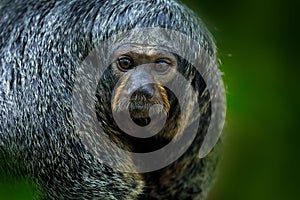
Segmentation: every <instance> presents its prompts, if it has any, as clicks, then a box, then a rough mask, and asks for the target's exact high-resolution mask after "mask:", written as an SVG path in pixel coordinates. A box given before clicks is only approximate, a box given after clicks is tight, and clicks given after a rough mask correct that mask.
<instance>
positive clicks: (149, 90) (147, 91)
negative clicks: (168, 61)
mask: <svg viewBox="0 0 300 200" xmlns="http://www.w3.org/2000/svg"><path fill="white" fill-rule="evenodd" d="M136 92H138V93H140V94H142V95H144V96H145V97H146V98H147V99H151V98H152V97H153V96H154V93H155V88H154V84H146V85H143V86H141V87H140V88H139V89H138V90H137V91H136Z"/></svg>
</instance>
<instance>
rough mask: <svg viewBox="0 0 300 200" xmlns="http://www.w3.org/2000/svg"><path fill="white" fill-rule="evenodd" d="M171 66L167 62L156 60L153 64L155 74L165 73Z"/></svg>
mask: <svg viewBox="0 0 300 200" xmlns="http://www.w3.org/2000/svg"><path fill="white" fill-rule="evenodd" d="M170 66H171V64H170V62H169V61H167V60H157V61H156V62H155V71H157V72H160V73H162V72H166V71H168V69H169V68H170Z"/></svg>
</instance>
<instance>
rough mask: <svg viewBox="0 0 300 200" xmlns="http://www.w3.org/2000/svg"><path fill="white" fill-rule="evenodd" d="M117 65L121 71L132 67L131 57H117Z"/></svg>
mask: <svg viewBox="0 0 300 200" xmlns="http://www.w3.org/2000/svg"><path fill="white" fill-rule="evenodd" d="M118 67H119V68H120V70H122V71H127V70H129V69H132V68H133V67H134V62H133V60H132V59H131V58H127V57H126V58H119V59H118Z"/></svg>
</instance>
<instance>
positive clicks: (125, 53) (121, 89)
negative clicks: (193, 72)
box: [111, 44, 178, 126]
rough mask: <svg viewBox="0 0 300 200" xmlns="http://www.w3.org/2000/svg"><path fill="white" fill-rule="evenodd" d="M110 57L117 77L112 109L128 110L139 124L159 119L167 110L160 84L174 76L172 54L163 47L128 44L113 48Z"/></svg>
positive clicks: (167, 106) (168, 104) (174, 63)
mask: <svg viewBox="0 0 300 200" xmlns="http://www.w3.org/2000/svg"><path fill="white" fill-rule="evenodd" d="M111 61H112V71H113V73H114V74H116V75H117V76H118V77H120V80H119V82H118V84H117V85H116V87H115V88H116V89H115V92H114V94H113V97H112V111H113V112H118V113H122V112H128V111H129V112H130V116H131V119H132V120H133V121H134V122H135V123H136V124H137V125H139V126H146V125H148V124H149V123H150V121H152V123H156V122H159V121H160V120H161V116H162V115H165V116H166V115H167V114H168V113H169V110H170V106H171V105H170V100H169V97H168V94H167V91H166V89H165V88H164V87H163V84H164V83H167V82H169V81H171V80H172V78H173V77H174V76H175V73H176V69H177V67H178V63H177V59H176V57H175V56H174V55H173V54H171V53H170V52H168V51H166V50H165V49H163V48H157V47H151V46H142V45H137V44H128V45H123V46H121V47H119V48H118V49H116V50H115V51H114V52H113V54H112V57H111ZM154 105H156V106H154ZM150 115H151V118H150Z"/></svg>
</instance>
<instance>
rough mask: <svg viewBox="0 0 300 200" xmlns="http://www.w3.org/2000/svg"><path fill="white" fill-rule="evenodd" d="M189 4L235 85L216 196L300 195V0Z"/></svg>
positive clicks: (284, 198)
mask: <svg viewBox="0 0 300 200" xmlns="http://www.w3.org/2000/svg"><path fill="white" fill-rule="evenodd" d="M184 2H185V3H186V4H187V5H188V6H189V7H190V8H192V9H193V10H194V11H196V12H197V13H198V14H199V16H200V17H201V18H203V20H204V21H205V23H206V24H207V26H208V27H209V30H210V31H211V32H212V33H213V35H214V37H215V39H216V42H217V46H218V49H219V57H220V59H221V61H222V65H221V66H220V67H221V70H222V71H223V72H224V76H223V79H224V82H225V85H226V89H227V120H226V126H225V129H224V136H225V139H224V141H225V145H224V146H225V147H224V157H223V160H222V163H221V165H220V173H219V178H218V181H217V183H216V186H215V188H214V189H213V191H212V192H211V195H210V200H227V199H229V200H269V199H270V200H277V199H278V200H279V199H280V200H293V199H300V188H299V187H300V183H299V178H300V173H299V172H298V171H299V170H300V156H299V155H298V153H300V151H299V149H300V144H299V139H300V131H299V128H298V127H299V126H298V125H297V122H298V119H300V118H299V114H300V109H299V102H298V101H299V99H300V98H299V97H300V93H299V91H300V90H298V87H299V86H300V84H299V83H298V80H300V74H299V72H300V69H299V68H300V66H299V64H298V60H299V53H300V52H299V39H298V37H300V31H299V26H300V23H299V17H298V16H299V14H297V11H298V12H299V7H298V6H299V1H294V2H292V1H279V0H227V1H224V0H200V1H199V0H198V1H196V0H194V1H191V0H189V1H188V0H185V1H184ZM297 4H298V5H297Z"/></svg>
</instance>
